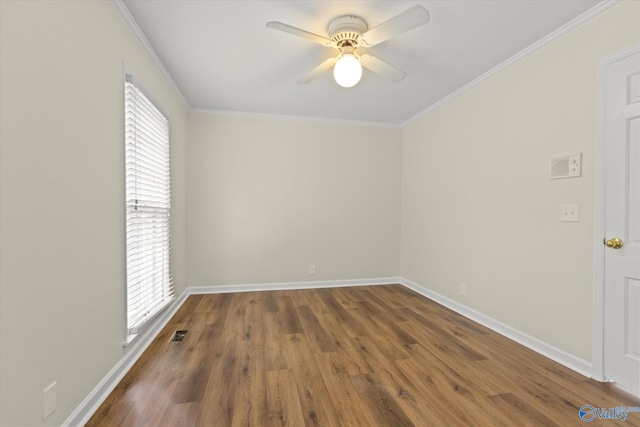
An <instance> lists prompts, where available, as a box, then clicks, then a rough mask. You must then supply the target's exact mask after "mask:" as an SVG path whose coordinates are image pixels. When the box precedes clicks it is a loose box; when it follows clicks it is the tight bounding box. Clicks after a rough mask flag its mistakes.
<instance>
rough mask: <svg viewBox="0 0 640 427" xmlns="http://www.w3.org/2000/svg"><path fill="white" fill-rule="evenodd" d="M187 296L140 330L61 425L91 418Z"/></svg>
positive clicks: (83, 423)
mask: <svg viewBox="0 0 640 427" xmlns="http://www.w3.org/2000/svg"><path fill="white" fill-rule="evenodd" d="M188 296H189V293H188V292H187V291H185V292H183V293H182V294H181V295H180V296H179V297H178V298H177V299H176V300H175V301H173V302H172V303H171V305H170V306H169V308H167V309H166V310H165V311H164V312H163V313H162V314H161V315H160V316H158V318H157V319H156V320H155V321H154V322H153V324H151V325H150V326H149V327H147V328H146V329H145V330H144V331H143V332H142V335H140V336H139V337H138V338H137V339H136V340H135V341H134V342H133V343H131V344H130V345H129V346H128V347H127V348H126V352H125V354H124V356H123V357H122V359H120V361H119V362H118V363H116V365H115V366H114V367H113V368H112V369H111V371H109V373H108V374H107V375H106V376H105V377H104V378H103V379H102V381H100V382H99V383H98V385H97V386H96V387H95V388H94V389H93V390H91V393H89V395H88V396H87V397H85V398H84V400H83V401H82V402H81V403H80V405H79V406H78V407H77V408H76V409H75V411H73V412H72V413H71V415H69V417H68V418H67V419H66V420H65V421H64V423H62V425H63V426H83V425H85V424H86V423H87V421H89V418H91V416H92V415H93V414H94V413H95V412H96V410H97V409H98V408H99V407H100V405H102V403H103V402H104V401H105V399H106V398H107V397H108V396H109V394H110V393H111V392H112V391H113V389H114V388H116V386H117V385H118V383H119V382H120V380H122V378H124V376H125V375H126V373H127V372H129V369H131V367H132V366H133V364H134V363H136V361H137V360H138V359H139V358H140V356H142V353H144V351H145V350H146V349H147V347H149V345H150V344H151V343H152V342H153V340H154V339H155V338H156V336H158V334H159V333H160V331H161V330H162V328H164V327H165V325H166V324H167V323H168V322H169V320H171V318H172V317H173V315H174V314H176V312H177V311H178V309H179V308H180V306H182V304H183V303H184V301H185V300H186V299H187V297H188Z"/></svg>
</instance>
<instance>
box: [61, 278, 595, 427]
mask: <svg viewBox="0 0 640 427" xmlns="http://www.w3.org/2000/svg"><path fill="white" fill-rule="evenodd" d="M398 283H399V284H402V285H403V286H406V287H407V288H409V289H412V290H414V291H416V292H417V293H419V294H420V295H423V296H425V297H427V298H429V299H430V300H433V301H435V302H437V303H438V304H441V305H443V306H445V307H447V308H449V309H451V310H453V311H455V312H457V313H459V314H461V315H463V316H465V317H467V318H469V319H471V320H473V321H474V322H477V323H480V324H481V325H484V326H486V327H488V328H489V329H491V330H493V331H495V332H497V333H499V334H501V335H504V336H505V337H507V338H510V339H512V340H514V341H516V342H517V343H520V344H522V345H524V346H525V347H528V348H530V349H532V350H533V351H536V352H537V353H540V354H542V355H543V356H546V357H548V358H550V359H552V360H555V361H556V362H558V363H560V364H562V365H564V366H566V367H568V368H569V369H572V370H574V371H576V372H578V373H580V374H582V375H584V376H587V377H590V376H591V372H592V369H593V367H592V365H591V363H589V362H587V361H586V360H583V359H580V358H578V357H576V356H574V355H572V354H570V353H567V352H566V351H564V350H561V349H559V348H556V347H554V346H552V345H550V344H548V343H545V342H544V341H541V340H539V339H537V338H534V337H532V336H530V335H527V334H525V333H523V332H520V331H518V330H517V329H515V328H513V327H511V326H508V325H505V324H504V323H501V322H499V321H497V320H495V319H493V318H491V317H489V316H487V315H485V314H482V313H480V312H478V311H475V310H473V309H471V308H469V307H466V306H464V305H462V304H460V303H458V302H456V301H454V300H452V299H449V298H447V297H444V296H442V295H440V294H437V293H436V292H433V291H431V290H429V289H427V288H424V287H422V286H420V285H418V284H416V283H413V282H411V281H409V280H406V279H403V278H401V277H384V278H377V279H353V280H335V281H315V282H282V283H256V284H243V285H221V286H200V287H190V288H187V289H186V290H185V291H184V292H183V293H182V294H181V295H180V297H178V298H177V299H176V300H175V301H174V302H173V303H172V304H171V306H170V307H169V309H167V310H166V311H165V312H164V313H163V314H162V315H161V316H160V317H158V319H157V320H156V321H155V322H154V323H153V325H151V326H150V327H149V328H147V329H146V330H145V332H144V333H143V334H144V335H143V336H140V337H139V338H138V339H137V340H136V342H134V343H133V344H131V345H130V346H129V347H128V348H127V352H126V353H125V355H124V356H123V357H122V359H120V361H119V362H118V363H117V364H116V365H115V366H114V367H113V369H111V371H109V373H108V374H107V375H106V376H105V377H104V378H103V379H102V381H100V383H99V384H98V385H97V386H96V387H95V388H94V389H93V390H92V391H91V393H89V395H88V396H87V397H86V398H85V399H84V400H83V401H82V403H80V405H79V406H78V407H77V408H76V410H75V411H73V413H72V414H71V415H70V416H69V417H68V418H67V419H66V421H65V422H64V423H63V424H62V425H63V426H83V425H84V424H86V423H87V421H89V418H91V416H92V415H93V414H94V413H95V411H96V410H97V409H98V408H99V407H100V405H101V404H102V403H103V402H104V401H105V399H106V398H107V397H108V396H109V394H110V393H111V392H112V391H113V389H114V388H115V387H116V386H117V385H118V383H119V382H120V381H121V380H122V378H124V376H125V375H126V373H127V372H128V371H129V369H131V367H132V366H133V364H134V363H135V362H136V361H137V360H138V359H139V358H140V356H141V355H142V353H143V352H144V351H145V350H146V349H147V347H148V346H149V345H150V344H151V342H152V341H153V340H154V339H155V338H156V336H157V335H158V334H159V333H160V331H161V330H162V328H164V326H165V325H166V324H167V323H168V322H169V320H171V318H172V317H173V315H174V314H175V313H176V312H177V311H178V309H179V308H180V307H181V306H182V304H183V303H184V302H185V300H186V299H187V297H188V296H189V295H201V294H214V293H231V292H252V291H274V290H290V289H319V288H338V287H347V286H369V285H391V284H398Z"/></svg>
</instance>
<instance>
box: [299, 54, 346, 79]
mask: <svg viewBox="0 0 640 427" xmlns="http://www.w3.org/2000/svg"><path fill="white" fill-rule="evenodd" d="M337 61H338V58H337V57H336V58H329V59H325V60H324V61H323V62H322V64H320V65H318V66H317V67H316V68H314V69H313V70H311V71H310V72H309V74H307V75H306V76H304V77H303V78H301V79H300V80H298V84H299V85H304V84H307V83H309V82H310V81H311V80H313V79H315V78H316V77H318V76H319V75H320V74H322V73H324V72H325V71H327V70H328V69H330V68H331V67H333V66H334V65H336V62H337Z"/></svg>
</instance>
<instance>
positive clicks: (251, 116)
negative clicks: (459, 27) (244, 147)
mask: <svg viewBox="0 0 640 427" xmlns="http://www.w3.org/2000/svg"><path fill="white" fill-rule="evenodd" d="M189 111H190V112H192V113H197V114H205V115H210V116H217V117H230V118H238V119H267V120H283V121H289V122H306V123H325V124H332V125H343V126H365V127H379V128H380V127H382V128H394V129H400V128H401V127H402V126H401V125H400V124H398V123H386V122H368V121H360V120H343V119H329V118H321V117H308V116H288V115H284V114H267V113H246V112H240V111H224V110H209V109H205V108H191V109H190V110H189Z"/></svg>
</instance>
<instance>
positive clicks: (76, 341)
mask: <svg viewBox="0 0 640 427" xmlns="http://www.w3.org/2000/svg"><path fill="white" fill-rule="evenodd" d="M0 7H1V9H0V13H1V22H0V28H1V34H0V43H1V45H0V49H1V50H0V52H1V58H0V67H1V68H0V78H1V80H0V88H1V95H0V98H1V105H0V108H1V109H0V111H1V122H0V132H1V133H0V142H1V146H0V173H1V175H0V177H1V181H0V197H1V204H0V227H1V228H0V327H1V328H2V329H1V333H0V425H3V426H9V425H10V426H14V425H29V426H35V425H43V424H44V425H60V424H61V423H62V422H63V421H64V420H65V419H66V418H67V417H68V416H69V415H70V413H71V412H72V411H73V410H74V409H75V408H76V407H77V406H78V404H79V403H80V402H81V401H82V399H84V398H85V396H87V394H88V393H89V392H90V391H91V390H92V389H93V388H94V387H95V386H96V385H97V384H98V382H99V381H100V380H102V378H103V377H104V376H105V375H106V374H107V373H108V372H109V370H110V369H111V368H112V367H113V366H114V365H115V364H116V363H117V362H118V361H119V360H120V358H121V357H122V354H123V352H122V342H123V339H124V231H123V219H124V207H123V199H124V194H123V190H124V184H123V164H124V155H123V144H124V142H123V106H122V104H123V95H122V92H123V65H124V63H125V62H126V63H127V65H128V66H129V67H130V68H131V69H132V70H133V71H134V72H135V73H136V75H137V77H138V78H139V79H140V80H142V81H143V82H144V84H145V85H146V86H147V87H148V88H149V89H150V90H151V92H153V94H154V96H155V98H156V99H157V100H158V101H159V102H160V103H161V104H162V105H163V107H164V108H165V109H166V110H167V111H168V113H169V115H170V119H171V141H172V145H173V153H172V156H173V171H174V175H173V186H174V188H173V193H174V198H173V206H174V211H173V221H174V224H173V225H174V227H173V237H174V246H175V251H174V262H175V263H174V272H175V276H176V283H177V286H178V291H181V290H182V289H184V286H185V277H184V276H185V268H184V262H185V259H184V258H185V238H186V232H185V195H186V189H185V185H186V181H185V173H184V171H185V164H184V162H185V160H186V153H185V151H186V146H185V142H186V122H187V112H186V108H185V107H184V106H183V105H182V104H181V103H180V101H179V100H178V99H177V98H176V96H175V94H174V93H173V92H172V90H171V89H170V88H169V86H168V85H167V84H166V82H165V81H164V80H163V78H162V77H161V75H160V74H159V73H158V71H157V69H156V67H155V66H154V64H153V63H152V62H151V61H150V59H149V57H148V55H147V54H146V53H145V51H144V50H143V49H142V48H141V47H140V45H139V44H138V42H137V40H136V38H135V37H134V36H133V33H132V32H131V31H130V29H129V28H128V26H127V25H126V23H125V21H124V20H123V19H122V18H121V17H120V16H119V14H118V12H117V11H116V9H115V8H114V6H113V5H112V4H111V2H108V1H107V2H105V1H55V2H54V1H40V2H29V1H0ZM53 381H57V389H58V409H57V411H56V412H55V413H54V414H53V415H51V417H50V418H48V419H47V420H46V422H43V420H42V418H43V396H42V390H43V388H44V387H46V386H48V385H49V384H50V383H52V382H53Z"/></svg>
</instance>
